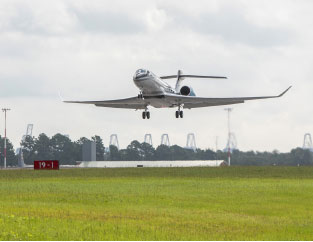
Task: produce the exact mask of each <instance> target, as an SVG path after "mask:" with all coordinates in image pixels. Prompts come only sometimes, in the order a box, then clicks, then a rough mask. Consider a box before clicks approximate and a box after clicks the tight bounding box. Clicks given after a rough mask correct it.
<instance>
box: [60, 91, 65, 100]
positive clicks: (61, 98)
mask: <svg viewBox="0 0 313 242" xmlns="http://www.w3.org/2000/svg"><path fill="white" fill-rule="evenodd" d="M59 98H60V100H61V101H62V102H64V99H63V97H62V95H61V92H60V91H59Z"/></svg>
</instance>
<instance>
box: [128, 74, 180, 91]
mask: <svg viewBox="0 0 313 242" xmlns="http://www.w3.org/2000/svg"><path fill="white" fill-rule="evenodd" d="M133 81H134V83H135V85H136V86H137V87H138V88H139V90H140V92H141V93H142V94H143V95H144V96H155V95H163V94H166V93H171V94H175V93H176V92H175V90H174V89H173V88H172V87H171V86H170V85H169V84H168V83H166V82H165V81H163V80H162V79H161V78H160V77H158V76H156V75H155V74H153V73H152V72H150V71H148V70H144V69H139V70H138V71H136V73H135V75H134V78H133Z"/></svg>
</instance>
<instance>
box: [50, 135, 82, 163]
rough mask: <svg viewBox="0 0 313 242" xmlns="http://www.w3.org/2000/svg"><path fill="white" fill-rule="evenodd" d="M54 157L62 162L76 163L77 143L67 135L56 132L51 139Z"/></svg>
mask: <svg viewBox="0 0 313 242" xmlns="http://www.w3.org/2000/svg"><path fill="white" fill-rule="evenodd" d="M50 144H51V150H52V156H53V159H56V160H59V161H60V163H61V164H70V165H75V164H76V160H75V152H76V149H75V145H74V143H73V142H72V141H71V140H70V139H69V138H68V137H67V136H65V135H62V134H56V135H54V136H53V137H52V138H51V141H50Z"/></svg>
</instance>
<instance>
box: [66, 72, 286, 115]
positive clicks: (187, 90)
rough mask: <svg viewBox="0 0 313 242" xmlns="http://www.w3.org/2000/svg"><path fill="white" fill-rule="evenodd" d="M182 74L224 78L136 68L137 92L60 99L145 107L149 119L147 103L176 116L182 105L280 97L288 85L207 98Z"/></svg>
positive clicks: (138, 107) (102, 105)
mask: <svg viewBox="0 0 313 242" xmlns="http://www.w3.org/2000/svg"><path fill="white" fill-rule="evenodd" d="M173 78H175V79H176V80H177V81H176V85H175V88H173V87H171V86H170V85H169V84H168V83H166V82H165V81H164V80H166V79H173ZM185 78H215V79H227V78H226V77H223V76H199V75H184V74H183V73H182V71H180V70H179V71H178V73H177V75H171V76H160V77H158V76H156V75H155V74H153V73H152V72H151V71H149V70H146V69H139V70H137V71H136V73H135V75H134V77H133V81H134V83H135V85H136V86H137V87H138V88H139V94H138V96H135V97H130V98H125V99H116V100H104V101H102V100H99V101H64V100H62V101H63V102H65V103H80V104H94V105H95V106H97V107H108V108H126V109H135V110H138V109H141V110H144V111H143V112H142V118H143V119H146V118H147V119H150V112H149V106H152V107H155V108H176V109H177V111H176V112H175V117H176V118H183V116H184V114H183V109H192V108H202V107H211V106H220V105H230V104H239V103H244V102H245V101H249V100H257V99H269V98H279V97H282V96H283V95H284V94H285V93H286V92H287V91H288V90H289V89H290V88H291V86H290V87H289V88H288V89H287V90H285V91H284V92H283V93H281V94H280V95H278V96H261V97H230V98H207V97H197V96H196V94H195V92H194V90H193V89H192V87H190V86H182V81H183V80H184V79H185Z"/></svg>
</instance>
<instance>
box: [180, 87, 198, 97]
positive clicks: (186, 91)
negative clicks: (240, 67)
mask: <svg viewBox="0 0 313 242" xmlns="http://www.w3.org/2000/svg"><path fill="white" fill-rule="evenodd" d="M180 94H181V95H183V96H196V95H195V93H194V91H193V89H192V88H191V87H188V86H183V87H182V88H181V89H180Z"/></svg>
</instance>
